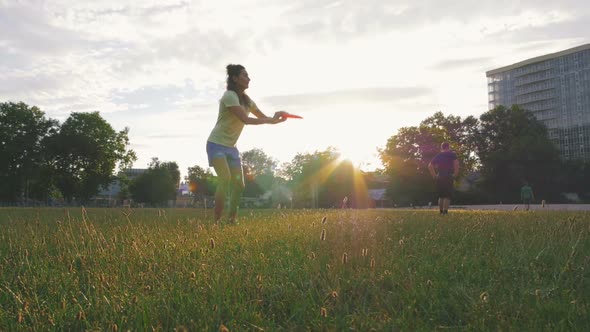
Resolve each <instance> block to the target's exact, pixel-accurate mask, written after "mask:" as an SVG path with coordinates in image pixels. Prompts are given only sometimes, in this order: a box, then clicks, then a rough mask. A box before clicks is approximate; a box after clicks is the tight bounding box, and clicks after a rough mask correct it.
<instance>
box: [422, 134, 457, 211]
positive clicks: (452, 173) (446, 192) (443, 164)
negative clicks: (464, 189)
mask: <svg viewBox="0 0 590 332" xmlns="http://www.w3.org/2000/svg"><path fill="white" fill-rule="evenodd" d="M428 171H429V172H430V175H431V176H432V178H433V179H434V180H435V183H436V191H437V193H438V208H439V210H440V214H441V215H442V214H448V213H449V206H450V205H451V197H452V196H453V181H454V179H456V178H457V176H459V160H458V159H457V154H456V153H455V152H453V151H451V150H450V147H449V143H448V142H443V143H442V144H441V152H440V153H438V154H437V155H436V156H435V157H434V158H433V159H432V161H431V162H430V163H429V164H428Z"/></svg>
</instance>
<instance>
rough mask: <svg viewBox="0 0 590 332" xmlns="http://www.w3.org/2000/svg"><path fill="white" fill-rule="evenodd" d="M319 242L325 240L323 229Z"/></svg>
mask: <svg viewBox="0 0 590 332" xmlns="http://www.w3.org/2000/svg"><path fill="white" fill-rule="evenodd" d="M320 240H321V241H325V240H326V230H325V229H322V234H320Z"/></svg>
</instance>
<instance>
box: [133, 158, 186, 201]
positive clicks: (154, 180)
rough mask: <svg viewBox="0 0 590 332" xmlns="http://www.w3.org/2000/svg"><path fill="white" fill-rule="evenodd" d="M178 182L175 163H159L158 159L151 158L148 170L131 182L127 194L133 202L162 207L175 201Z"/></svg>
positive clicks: (178, 175)
mask: <svg viewBox="0 0 590 332" xmlns="http://www.w3.org/2000/svg"><path fill="white" fill-rule="evenodd" d="M179 181H180V172H179V170H178V164H177V163H176V162H160V161H159V160H158V158H152V161H151V163H150V164H149V168H148V169H147V170H146V171H145V172H144V173H142V174H141V175H139V176H138V177H137V178H135V179H134V180H132V181H131V183H130V184H129V192H130V193H131V197H133V200H134V201H135V202H138V203H146V204H148V205H151V206H163V205H165V204H166V203H167V202H168V201H169V200H175V199H176V192H177V190H178V185H179Z"/></svg>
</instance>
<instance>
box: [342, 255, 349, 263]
mask: <svg viewBox="0 0 590 332" xmlns="http://www.w3.org/2000/svg"><path fill="white" fill-rule="evenodd" d="M346 263H348V254H346V253H343V254H342V264H346Z"/></svg>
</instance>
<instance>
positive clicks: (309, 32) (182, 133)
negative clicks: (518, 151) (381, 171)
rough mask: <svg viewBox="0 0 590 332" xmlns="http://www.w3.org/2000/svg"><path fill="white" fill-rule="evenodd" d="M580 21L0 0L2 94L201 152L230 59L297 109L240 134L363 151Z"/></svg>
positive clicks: (158, 144) (495, 11) (284, 6)
mask: <svg viewBox="0 0 590 332" xmlns="http://www.w3.org/2000/svg"><path fill="white" fill-rule="evenodd" d="M589 22H590V10H589V9H587V5H586V1H581V0H565V1H561V2H555V1H547V0H541V1H533V0H525V1H518V2H514V1H508V0H498V1H480V2H474V1H471V0H469V1H468V0H459V1H452V2H444V3H443V2H440V1H434V0H413V1H409V0H407V1H395V2H391V1H385V0H366V1H354V0H301V1H295V2H293V1H287V0H251V1H241V0H231V1H181V0H149V1H141V2H137V1H132V0H103V1H70V0H52V1H41V0H31V1H19V2H13V1H2V0H0V72H2V75H1V76H0V100H10V101H21V100H22V101H24V102H26V103H29V104H32V105H36V106H39V107H41V108H42V109H43V110H44V111H46V112H47V113H48V115H49V116H51V117H56V118H58V119H60V120H63V119H64V118H65V117H67V115H68V114H69V112H71V111H94V110H99V111H101V114H103V116H105V117H106V118H107V119H108V120H109V121H111V122H112V123H113V125H114V126H115V127H116V128H117V129H122V128H123V127H125V126H129V127H131V132H130V137H131V142H132V145H133V146H134V147H136V148H137V150H138V153H139V155H140V161H139V162H138V165H140V166H142V165H143V164H147V162H149V158H151V157H153V156H159V157H161V158H160V159H162V160H177V161H178V162H179V163H180V164H181V169H184V168H186V167H188V166H192V165H194V164H202V165H203V166H205V165H206V159H205V158H206V156H205V155H204V150H203V149H201V145H203V144H204V143H203V142H204V141H205V140H206V138H207V136H208V134H209V131H210V130H211V128H212V127H213V125H214V122H215V119H216V115H217V105H216V104H217V99H218V98H219V96H220V95H221V93H222V92H223V90H224V88H225V83H224V80H225V77H224V76H225V75H224V68H225V65H226V64H227V63H242V64H244V65H245V66H246V67H247V69H248V71H249V73H250V76H251V77H252V82H251V88H250V89H249V91H248V92H249V94H250V95H251V96H252V97H253V99H254V100H256V101H257V102H258V104H259V105H260V106H261V108H262V109H263V111H264V112H265V113H267V114H272V112H274V111H275V110H277V109H275V108H285V109H287V110H289V111H292V112H301V113H302V115H305V117H306V119H305V121H300V122H289V123H287V124H284V126H281V127H277V126H256V127H255V128H251V129H250V128H248V130H246V131H245V132H244V137H243V138H242V139H241V141H240V142H241V144H242V145H243V147H242V149H247V148H248V147H261V148H263V149H264V150H265V151H267V152H268V153H269V155H271V156H273V153H276V154H277V155H276V157H277V158H279V159H282V160H281V161H285V160H284V158H289V156H292V155H294V154H295V153H297V152H300V151H299V149H307V148H309V149H310V150H316V149H321V148H324V147H325V146H328V145H338V144H340V145H341V146H344V147H350V146H352V145H353V144H357V145H359V144H360V145H362V146H366V148H364V150H367V151H369V150H370V151H374V148H375V147H377V146H379V145H383V144H385V142H386V139H387V138H388V137H389V136H391V135H393V134H394V133H395V130H396V128H399V127H400V126H404V125H412V124H416V123H418V122H419V121H420V120H422V119H423V118H424V117H425V116H428V115H429V114H431V113H433V112H435V111H438V110H442V111H443V112H447V113H449V112H450V113H453V114H459V115H468V114H476V115H477V114H478V113H481V112H483V111H485V110H486V109H487V105H486V103H487V92H486V91H487V90H486V81H485V71H486V70H489V69H492V68H495V67H499V66H504V65H507V64H511V63H514V62H517V61H521V60H524V59H526V58H529V57H532V56H536V55H540V54H545V53H549V52H555V51H558V50H560V49H565V48H568V47H573V46H576V45H579V44H582V43H587V42H590V38H589V37H588V36H587V31H589V30H590V23H589ZM337 112H340V113H341V114H343V115H344V116H342V117H340V118H339V120H338V121H339V124H338V126H333V127H332V128H331V129H330V131H331V132H330V135H326V134H325V133H321V134H318V133H319V132H321V131H322V130H325V123H326V122H328V121H330V120H331V119H333V117H334V114H335V113H337ZM368 128H372V129H368ZM169 130H170V131H169ZM301 132H306V133H310V134H309V135H307V136H309V137H301V135H300V133H301ZM351 133H353V135H352V136H351ZM277 135H281V136H282V137H284V138H285V141H286V142H291V143H289V144H290V145H289V144H287V143H285V144H283V145H280V144H279V145H277V144H276V140H273V139H272V137H275V136H277ZM314 135H317V137H314ZM164 137H167V138H166V139H164ZM293 137H300V139H301V140H302V142H298V143H292V142H293ZM351 137H357V138H358V137H363V141H353V140H352V138H351ZM330 143H334V144H330ZM316 146H317V148H315V149H314V147H316ZM187 147H188V148H187ZM349 150H350V148H349ZM348 152H349V153H352V152H353V151H348ZM357 153H359V156H360V155H361V152H360V151H357ZM365 157H366V156H365ZM358 158H361V157H358ZM366 158H369V157H366Z"/></svg>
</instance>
